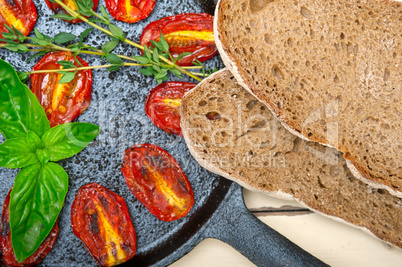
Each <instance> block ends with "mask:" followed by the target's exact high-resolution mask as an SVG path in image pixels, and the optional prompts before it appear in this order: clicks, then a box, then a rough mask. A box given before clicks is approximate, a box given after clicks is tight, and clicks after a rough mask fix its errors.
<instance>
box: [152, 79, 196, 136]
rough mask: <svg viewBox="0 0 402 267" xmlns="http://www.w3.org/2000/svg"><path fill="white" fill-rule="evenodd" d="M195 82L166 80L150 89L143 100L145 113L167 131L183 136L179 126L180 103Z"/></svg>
mask: <svg viewBox="0 0 402 267" xmlns="http://www.w3.org/2000/svg"><path fill="white" fill-rule="evenodd" d="M195 86H196V84H194V83H188V82H167V83H162V84H160V85H158V86H157V87H155V88H154V89H152V90H151V91H150V92H149V94H148V96H147V100H146V102H145V113H146V114H147V115H148V117H149V118H150V119H151V120H152V122H153V123H154V124H155V125H156V126H157V127H159V128H161V129H162V130H164V131H165V132H167V133H170V134H175V135H178V136H183V135H182V133H181V128H180V105H181V99H182V98H183V96H184V94H185V93H186V92H188V91H190V90H191V89H192V88H194V87H195Z"/></svg>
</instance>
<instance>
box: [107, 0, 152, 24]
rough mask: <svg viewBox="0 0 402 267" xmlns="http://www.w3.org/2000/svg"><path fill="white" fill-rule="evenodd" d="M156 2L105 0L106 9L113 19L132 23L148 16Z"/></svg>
mask: <svg viewBox="0 0 402 267" xmlns="http://www.w3.org/2000/svg"><path fill="white" fill-rule="evenodd" d="M155 2H156V0H105V3H106V8H107V10H109V12H110V14H111V15H112V16H113V18H115V19H117V20H120V21H124V22H128V23H134V22H137V21H140V20H143V19H145V18H147V17H148V16H149V13H151V11H152V10H153V9H154V6H155Z"/></svg>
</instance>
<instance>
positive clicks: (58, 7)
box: [45, 0, 99, 23]
mask: <svg viewBox="0 0 402 267" xmlns="http://www.w3.org/2000/svg"><path fill="white" fill-rule="evenodd" d="M45 1H46V5H47V7H48V8H49V9H50V10H52V11H53V12H54V13H56V14H60V13H64V14H68V13H67V12H66V10H64V8H62V7H61V5H59V4H57V3H54V2H50V1H49V0H45ZM92 1H93V3H94V7H93V8H92V10H95V9H96V7H97V6H98V4H99V0H92ZM62 2H63V3H64V4H66V5H68V6H70V7H72V6H75V8H73V9H74V10H78V8H77V7H76V5H74V2H73V1H72V0H62ZM81 21H82V20H81V19H73V20H70V21H67V22H69V23H78V22H81Z"/></svg>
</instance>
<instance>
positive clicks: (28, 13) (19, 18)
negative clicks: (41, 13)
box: [0, 0, 37, 38]
mask: <svg viewBox="0 0 402 267" xmlns="http://www.w3.org/2000/svg"><path fill="white" fill-rule="evenodd" d="M36 18H37V13H36V8H35V4H34V2H33V1H32V0H14V1H9V0H0V37H1V38H3V36H2V35H1V33H2V32H8V30H7V29H6V27H4V24H7V26H10V27H11V26H14V27H15V28H16V29H17V30H19V31H20V32H21V33H22V34H23V35H25V36H26V35H28V34H29V33H30V32H31V31H32V30H33V27H34V26H35V23H36Z"/></svg>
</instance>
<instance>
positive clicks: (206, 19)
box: [140, 13, 218, 66]
mask: <svg viewBox="0 0 402 267" xmlns="http://www.w3.org/2000/svg"><path fill="white" fill-rule="evenodd" d="M213 20H214V18H213V16H211V15H209V14H206V13H201V14H196V13H185V14H180V15H176V16H171V17H166V18H163V19H160V20H157V21H154V22H152V23H150V24H148V25H147V26H146V27H145V29H144V31H143V32H142V35H141V38H140V44H141V45H147V46H148V47H152V45H151V41H160V35H161V33H162V34H163V36H164V38H165V40H166V42H167V43H168V44H169V52H170V53H171V54H172V56H173V57H175V58H177V57H178V56H179V55H180V54H182V53H184V52H187V53H191V55H187V56H185V57H183V58H182V59H180V60H179V61H178V62H177V63H178V64H179V65H182V66H188V65H192V63H193V62H195V61H196V60H199V61H200V62H203V61H205V60H208V59H210V58H211V57H213V56H214V55H216V53H217V52H218V50H217V48H216V45H215V39H214V32H213Z"/></svg>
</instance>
